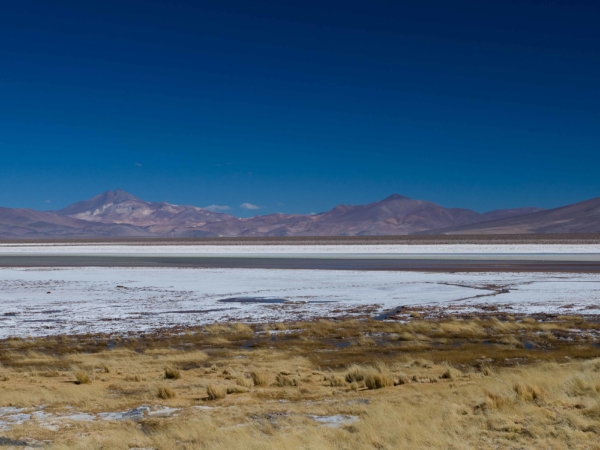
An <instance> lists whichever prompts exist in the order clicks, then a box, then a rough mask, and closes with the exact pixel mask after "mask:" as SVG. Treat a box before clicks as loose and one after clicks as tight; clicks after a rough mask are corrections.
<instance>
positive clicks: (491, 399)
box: [483, 391, 513, 409]
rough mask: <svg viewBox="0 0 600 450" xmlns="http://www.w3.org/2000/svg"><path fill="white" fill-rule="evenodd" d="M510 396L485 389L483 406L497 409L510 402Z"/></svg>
mask: <svg viewBox="0 0 600 450" xmlns="http://www.w3.org/2000/svg"><path fill="white" fill-rule="evenodd" d="M512 403H513V401H512V399H511V398H509V397H506V396H504V395H500V394H496V393H494V392H490V391H485V403H484V404H483V406H485V407H486V408H490V409H498V408H502V407H504V406H508V405H510V404H512Z"/></svg>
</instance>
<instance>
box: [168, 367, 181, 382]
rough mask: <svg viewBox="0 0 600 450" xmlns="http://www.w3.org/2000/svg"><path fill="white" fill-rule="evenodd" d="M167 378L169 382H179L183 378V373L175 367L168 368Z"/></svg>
mask: <svg viewBox="0 0 600 450" xmlns="http://www.w3.org/2000/svg"><path fill="white" fill-rule="evenodd" d="M165 378H166V379H167V380H179V379H180V378H181V372H179V370H177V369H174V368H173V367H166V368H165Z"/></svg>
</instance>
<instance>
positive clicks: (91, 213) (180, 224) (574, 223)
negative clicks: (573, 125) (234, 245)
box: [0, 190, 600, 239]
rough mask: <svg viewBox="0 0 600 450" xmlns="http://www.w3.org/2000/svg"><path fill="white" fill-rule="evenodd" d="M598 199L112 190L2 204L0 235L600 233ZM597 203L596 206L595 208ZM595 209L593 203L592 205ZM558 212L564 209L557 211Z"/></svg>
mask: <svg viewBox="0 0 600 450" xmlns="http://www.w3.org/2000/svg"><path fill="white" fill-rule="evenodd" d="M599 203H600V200H599V199H596V200H590V201H588V202H583V203H580V204H577V205H571V206H567V207H564V208H558V209H556V210H549V211H544V210H540V209H539V208H516V209H504V210H496V211H490V212H487V213H484V214H481V213H478V212H475V211H471V210H469V209H461V208H444V207H442V206H440V205H437V204H435V203H432V202H428V201H424V200H413V199H410V198H408V197H404V196H402V195H398V194H394V195H391V196H389V197H387V198H385V199H383V200H381V201H378V202H374V203H369V204H367V205H339V206H336V207H335V208H333V209H331V210H329V211H326V212H323V213H320V214H312V215H307V214H269V215H265V216H255V217H250V218H239V217H235V216H232V215H230V214H224V213H218V212H213V211H210V210H208V209H205V208H198V207H195V206H183V205H173V204H170V203H165V202H160V203H157V202H147V201H144V200H141V199H139V198H137V197H135V196H134V195H132V194H129V193H127V192H125V191H122V190H116V191H107V192H105V193H103V194H99V195H97V196H95V197H93V198H91V199H89V200H84V201H81V202H77V203H74V204H72V205H70V206H67V207H66V208H64V209H61V210H60V211H47V212H40V211H33V210H30V209H10V208H0V237H1V238H5V239H16V238H52V237H57V238H58V237H61V238H68V237H121V236H122V237H216V236H225V237H232V236H368V235H407V234H437V233H447V234H454V233H475V234H477V233H551V232H559V233H560V232H570V233H573V232H579V231H581V232H600V221H599V220H598V215H599V214H600V213H598V211H597V210H598V204H599ZM593 205H596V206H593ZM594 208H595V209H594ZM556 211H558V212H556Z"/></svg>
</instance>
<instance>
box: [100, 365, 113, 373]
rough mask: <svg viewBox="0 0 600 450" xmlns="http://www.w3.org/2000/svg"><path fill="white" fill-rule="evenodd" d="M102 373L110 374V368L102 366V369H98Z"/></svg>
mask: <svg viewBox="0 0 600 450" xmlns="http://www.w3.org/2000/svg"><path fill="white" fill-rule="evenodd" d="M100 370H101V372H102V373H111V372H112V368H111V367H110V366H109V365H108V364H102V367H101V368H100Z"/></svg>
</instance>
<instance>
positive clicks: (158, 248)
mask: <svg viewBox="0 0 600 450" xmlns="http://www.w3.org/2000/svg"><path fill="white" fill-rule="evenodd" d="M24 253H25V254H40V253H41V254H57V255H60V254H111V255H116V254H156V255H158V254H173V255H185V254H193V255H235V256H243V255H252V256H254V255H261V254H264V255H271V254H273V255H275V254H276V255H290V256H294V255H302V254H310V255H317V254H325V255H332V254H353V255H357V254H361V255H366V254H377V255H382V254H391V255H403V254H406V255H427V254H560V253H566V254H594V253H596V254H600V244H431V245H419V244H416V245H410V244H381V245H369V244H365V245H345V244H340V245H319V244H315V245H137V244H129V245H119V244H93V245H92V244H87V243H85V244H78V243H73V244H68V245H66V244H62V243H61V244H48V243H43V244H40V243H3V244H0V254H24Z"/></svg>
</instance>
